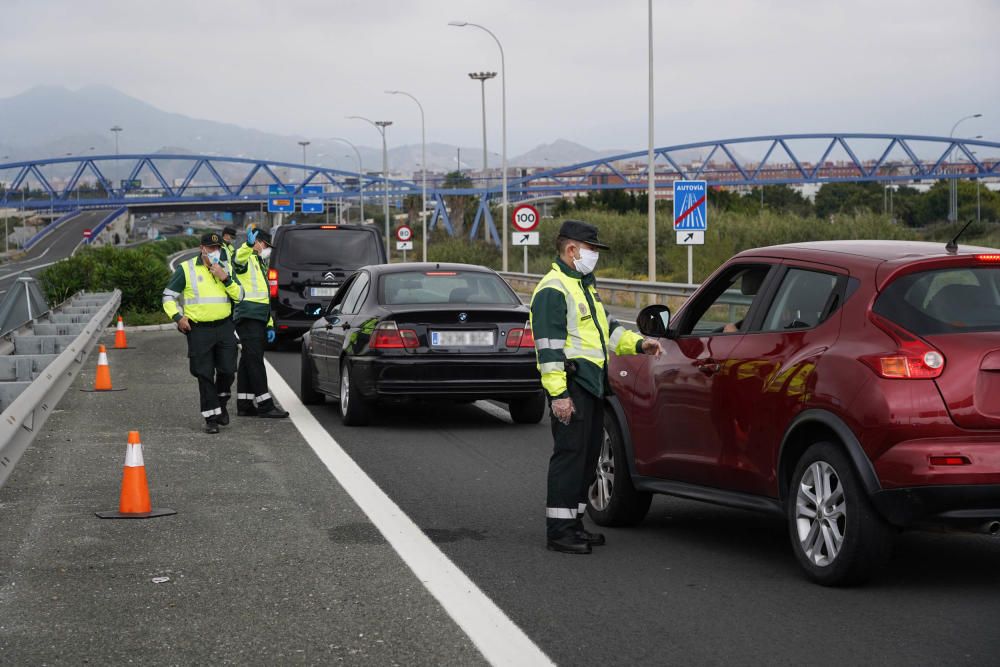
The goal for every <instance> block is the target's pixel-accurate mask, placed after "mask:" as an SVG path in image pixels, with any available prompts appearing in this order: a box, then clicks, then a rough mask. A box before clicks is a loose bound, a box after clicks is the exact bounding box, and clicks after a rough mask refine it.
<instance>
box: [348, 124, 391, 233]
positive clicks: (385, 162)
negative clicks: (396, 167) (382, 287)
mask: <svg viewBox="0 0 1000 667" xmlns="http://www.w3.org/2000/svg"><path fill="white" fill-rule="evenodd" d="M348 118H350V119H353V120H363V121H365V122H366V123H368V124H369V125H372V126H373V127H374V128H375V129H376V130H378V133H379V134H381V135H382V180H383V181H384V183H385V207H384V214H385V251H386V253H388V252H389V149H388V148H387V147H386V144H385V129H386V128H387V127H389V126H390V125H392V121H391V120H371V119H369V118H365V117H364V116H348Z"/></svg>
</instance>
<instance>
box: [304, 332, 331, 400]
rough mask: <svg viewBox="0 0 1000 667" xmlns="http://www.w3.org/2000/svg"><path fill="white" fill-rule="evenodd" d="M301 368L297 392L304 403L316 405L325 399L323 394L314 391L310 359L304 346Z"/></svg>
mask: <svg viewBox="0 0 1000 667" xmlns="http://www.w3.org/2000/svg"><path fill="white" fill-rule="evenodd" d="M301 356H302V370H301V372H300V373H299V394H300V395H301V397H302V402H303V403H305V404H306V405H318V404H320V403H322V402H323V401H324V400H325V399H326V395H325V394H321V393H320V392H318V391H316V378H314V377H313V368H312V361H310V359H309V352H308V351H307V350H306V346H305V345H303V346H302V355H301Z"/></svg>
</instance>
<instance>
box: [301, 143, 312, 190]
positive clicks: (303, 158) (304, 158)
mask: <svg viewBox="0 0 1000 667" xmlns="http://www.w3.org/2000/svg"><path fill="white" fill-rule="evenodd" d="M309 143H310V142H308V141H300V142H299V146H302V185H305V184H306V167H305V165H306V146H308V145H309Z"/></svg>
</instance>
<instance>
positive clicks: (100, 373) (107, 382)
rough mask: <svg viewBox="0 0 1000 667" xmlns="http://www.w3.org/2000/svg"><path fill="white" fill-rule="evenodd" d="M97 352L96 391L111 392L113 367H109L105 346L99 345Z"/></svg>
mask: <svg viewBox="0 0 1000 667" xmlns="http://www.w3.org/2000/svg"><path fill="white" fill-rule="evenodd" d="M97 351H98V355H97V374H96V375H94V391H111V366H109V365H108V351H107V350H106V349H105V348H104V346H103V345H99V346H98V347H97Z"/></svg>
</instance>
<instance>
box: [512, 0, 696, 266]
mask: <svg viewBox="0 0 1000 667" xmlns="http://www.w3.org/2000/svg"><path fill="white" fill-rule="evenodd" d="M647 4H648V10H649V19H648V30H649V48H648V50H649V91H648V95H649V112H648V113H649V137H648V143H649V145H648V152H647V155H646V171H647V173H648V175H649V183H648V184H647V186H646V197H647V199H648V200H649V201H648V203H647V204H648V205H647V211H646V214H647V217H648V221H647V225H646V226H647V238H646V244H647V250H646V253H647V267H646V272H647V273H648V274H649V280H650V282H655V281H656V165H655V164H654V163H653V160H654V158H653V0H648V3H647ZM506 224H507V221H506V220H505V221H504V225H505V227H504V228H505V229H506ZM691 263H692V249H691V246H688V267H689V269H690V267H691ZM504 270H505V271H506V267H505V268H504ZM688 274H689V275H688V280H689V281H690V279H691V276H690V270H689V271H688Z"/></svg>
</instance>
